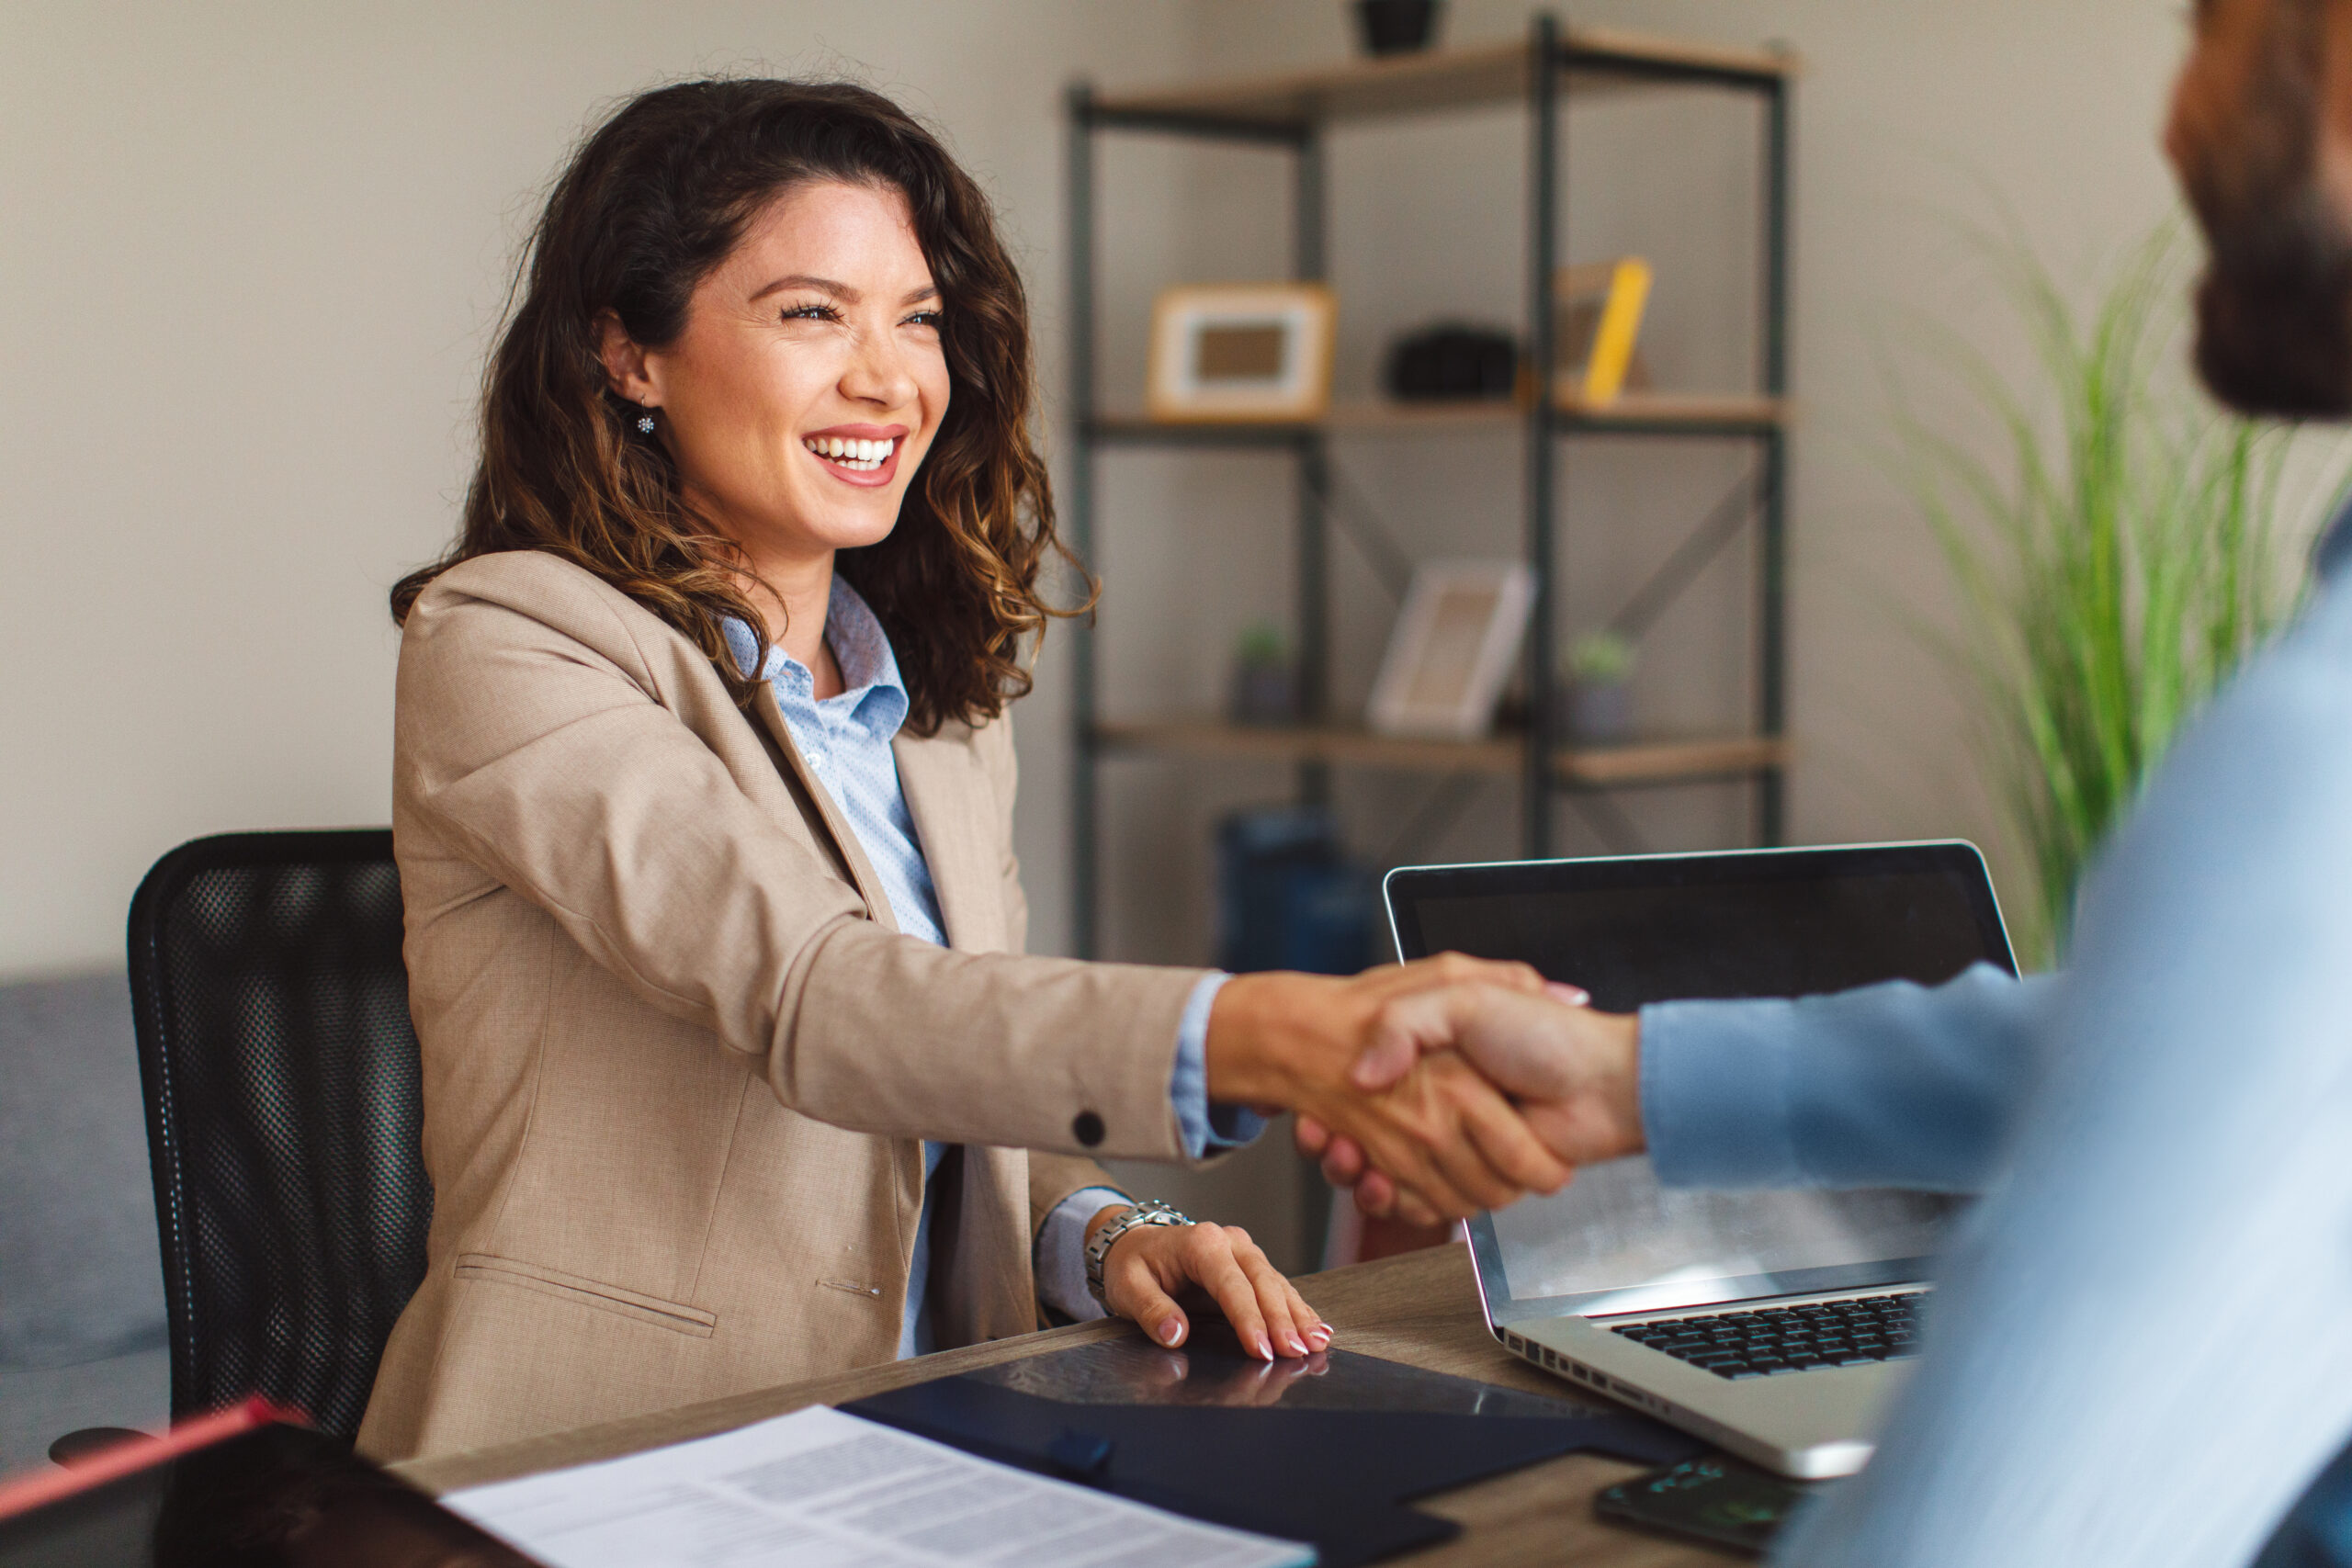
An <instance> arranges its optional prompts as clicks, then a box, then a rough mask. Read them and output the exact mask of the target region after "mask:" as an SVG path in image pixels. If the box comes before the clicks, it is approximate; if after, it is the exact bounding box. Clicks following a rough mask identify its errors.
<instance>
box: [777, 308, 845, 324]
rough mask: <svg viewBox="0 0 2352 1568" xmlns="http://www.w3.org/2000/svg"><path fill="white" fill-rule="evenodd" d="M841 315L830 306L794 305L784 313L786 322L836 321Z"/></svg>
mask: <svg viewBox="0 0 2352 1568" xmlns="http://www.w3.org/2000/svg"><path fill="white" fill-rule="evenodd" d="M841 319H842V313H841V312H840V311H839V310H834V309H833V308H832V307H831V305H795V306H793V307H791V308H790V309H788V310H786V311H785V312H784V320H786V321H840V320H841Z"/></svg>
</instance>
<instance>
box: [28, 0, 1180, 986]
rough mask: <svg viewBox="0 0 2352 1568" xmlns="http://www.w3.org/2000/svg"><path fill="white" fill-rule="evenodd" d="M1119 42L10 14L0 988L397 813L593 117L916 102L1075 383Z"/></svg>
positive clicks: (1169, 45)
mask: <svg viewBox="0 0 2352 1568" xmlns="http://www.w3.org/2000/svg"><path fill="white" fill-rule="evenodd" d="M1115 13H1116V17H1117V25H1116V26H1115V27H1112V26H1105V25H1103V24H1104V22H1105V20H1106V19H1107V18H1108V17H1110V16H1111V14H1112V9H1111V8H1110V7H1106V6H1103V5H1101V4H1089V3H1086V0H995V3H992V4H978V3H975V0H951V3H942V0H899V3H876V0H861V3H847V0H842V3H800V4H756V5H755V4H730V3H726V0H699V3H691V4H673V5H667V6H658V7H655V6H634V5H618V4H606V5H581V4H568V3H567V4H531V5H506V6H479V5H470V4H462V3H455V0H442V3H427V4H422V5H413V6H400V7H395V8H391V9H389V10H388V9H386V8H384V7H380V6H361V5H352V4H343V5H331V6H300V5H287V4H274V5H243V6H238V5H219V6H165V5H153V6H108V5H98V4H92V5H75V6H34V5H16V4H10V5H6V6H0V214H5V217H0V344H5V349H6V363H7V364H8V365H9V366H11V367H14V373H13V374H10V375H8V376H6V377H5V378H0V541H4V542H5V543H4V544H0V548H4V549H5V559H6V567H5V569H0V978H6V977H10V976H18V975H24V974H29V973H38V972H43V971H50V970H56V969H62V968H68V967H77V966H82V965H86V964H109V963H119V961H120V953H121V944H122V934H121V931H122V919H123V914H124V911H125V909H126V908H127V906H128V904H129V901H130V893H131V890H132V888H133V887H134V886H136V884H137V882H138V879H139V877H140V875H141V874H142V873H143V872H144V870H145V869H146V867H147V866H148V865H149V864H150V863H152V862H153V860H154V858H155V857H156V856H157V855H158V854H160V853H161V852H164V850H166V849H168V848H170V847H171V846H172V845H173V844H175V843H177V842H179V841H180V840H184V839H187V838H190V837H193V836H195V835H197V834H200V833H207V832H218V831H222V830H226V829H249V828H268V827H294V826H307V825H323V824H343V823H369V822H381V821H384V820H386V818H387V817H388V814H389V810H390V806H389V800H390V789H389V769H390V723H389V719H390V694H391V671H392V660H393V650H394V633H393V631H392V628H391V625H390V621H389V619H388V617H387V615H386V613H385V609H384V592H385V590H386V588H387V587H388V586H389V585H390V582H391V581H393V579H395V578H396V577H398V576H399V575H400V574H401V572H402V571H404V570H407V569H408V568H409V567H410V566H412V565H413V564H415V563H417V562H418V561H420V560H423V559H424V558H429V557H430V556H432V555H433V554H434V553H435V552H436V551H437V550H438V549H439V548H440V547H441V546H442V545H443V543H444V542H445V541H446V540H447V537H448V535H449V533H450V531H451V527H452V525H453V519H454V515H455V507H456V503H457V502H458V497H459V493H460V491H461V490H462V487H463V484H464V479H465V475H466V472H467V469H468V465H469V441H470V426H469V413H470V404H471V400H472V397H473V394H474V389H475V385H476V377H477V374H478V369H479V362H480V358H481V353H482V349H483V345H484V344H485V341H486V337H487V333H488V332H489V330H490V328H491V326H492V323H493V322H494V321H495V319H496V316H497V313H498V310H499V308H500V304H501V301H502V298H503V290H504V288H505V286H506V281H507V277H508V275H509V267H510V264H511V261H512V259H513V256H514V254H515V248H516V244H517V242H518V240H519V239H520V237H521V235H522V233H523V232H524V231H525V229H526V225H527V223H528V221H529V220H530V218H531V216H532V214H533V212H534V210H535V208H536V204H537V196H538V193H539V191H540V189H541V187H542V184H543V182H544V181H545V180H547V179H548V176H549V175H551V174H552V173H553V171H554V170H555V169H556V167H557V166H558V165H559V164H560V162H561V160H562V159H563V157H564V154H565V152H566V150H567V148H568V147H569V146H570V144H571V141H572V140H573V138H574V137H575V136H576V135H577V134H578V133H579V132H580V130H582V126H583V123H584V122H585V121H586V120H587V119H588V118H590V117H591V116H592V115H593V113H594V111H595V110H597V109H598V108H599V107H602V106H606V105H609V104H610V103H612V102H613V101H614V100H616V98H618V97H620V96H625V95H627V94H628V93H630V92H632V91H634V90H637V89H639V88H642V87H645V86H647V85H652V84H655V83H658V82H660V81H662V80H665V79H668V78H672V77H675V76H679V75H685V74H692V73H701V72H707V71H726V70H742V69H774V70H776V71H780V72H794V71H812V72H843V71H846V72H849V73H854V74H856V75H858V76H861V77H863V78H865V79H866V80H868V81H870V82H872V83H873V84H875V85H878V86H881V87H883V88H885V89H886V90H888V91H890V92H892V93H894V94H895V95H897V96H899V97H900V98H901V99H902V100H903V101H905V102H907V103H908V104H909V105H910V107H914V108H916V109H917V110H918V111H919V112H922V113H924V114H926V115H928V116H929V117H931V118H933V119H934V120H935V121H936V122H938V123H939V124H941V125H943V126H944V127H945V128H946V129H947V130H948V131H949V133H950V136H951V139H952V141H953V142H954V144H955V146H956V148H957V150H958V151H959V152H960V153H961V154H962V156H963V157H964V158H965V159H966V160H967V163H968V164H970V165H971V166H972V167H973V168H974V169H975V170H976V171H977V172H978V174H979V175H981V177H982V178H983V179H984V180H985V181H987V183H988V184H989V186H990V187H991V188H992V189H993V190H994V192H995V193H996V195H997V197H998V198H999V199H1000V201H1001V204H1002V207H1003V209H1004V213H1005V216H1006V219H1007V222H1008V226H1009V228H1010V231H1011V236H1012V242H1013V243H1014V244H1015V246H1016V248H1017V251H1018V252H1019V254H1021V255H1023V257H1024V258H1025V260H1026V262H1027V264H1028V267H1029V273H1030V278H1031V282H1032V284H1033V287H1034V288H1035V289H1036V291H1037V294H1038V296H1039V298H1040V299H1041V301H1043V302H1045V304H1046V310H1045V311H1044V312H1043V316H1044V320H1043V321H1042V323H1041V324H1042V326H1043V328H1044V330H1045V334H1046V363H1047V364H1048V365H1058V363H1059V355H1058V352H1057V349H1056V347H1055V345H1056V344H1057V343H1058V341H1059V340H1058V337H1057V335H1056V321H1055V317H1056V314H1057V311H1056V310H1055V309H1054V302H1055V301H1057V299H1058V298H1059V293H1060V273H1059V269H1058V265H1057V253H1058V251H1059V239H1060V235H1059V211H1060V191H1059V170H1060V152H1059V147H1060V142H1059V137H1058V125H1059V105H1060V92H1061V89H1062V86H1063V85H1064V82H1065V81H1066V79H1068V78H1069V76H1071V75H1072V74H1075V73H1080V72H1087V71H1092V72H1096V73H1101V74H1103V75H1109V76H1118V77H1122V78H1128V79H1132V78H1134V77H1136V76H1144V75H1159V74H1165V73H1170V72H1181V71H1182V70H1183V69H1184V68H1185V66H1184V62H1185V54H1184V50H1185V48H1186V47H1187V46H1188V45H1189V41H1190V31H1189V24H1190V22H1191V19H1192V18H1191V11H1190V6H1189V4H1188V3H1187V0H1121V4H1119V5H1118V6H1116V7H1115ZM1036 728H1044V727H1043V726H1042V725H1038V726H1036ZM1029 825H1030V826H1031V827H1032V828H1035V829H1040V830H1041V831H1043V830H1044V829H1045V826H1046V825H1045V824H1043V823H1041V822H1040V821H1039V820H1038V819H1037V818H1035V816H1034V814H1033V816H1032V818H1030V822H1029ZM1034 836H1036V835H1034V834H1033V837H1034ZM1047 870H1048V873H1049V874H1048V877H1047V879H1046V885H1045V886H1044V887H1043V888H1041V891H1046V902H1047V904H1048V905H1049V908H1047V910H1046V919H1045V920H1043V921H1041V926H1042V927H1043V928H1044V935H1045V937H1046V940H1048V941H1053V940H1057V937H1058V928H1057V926H1056V925H1055V923H1054V922H1055V918H1056V913H1057V911H1056V909H1055V908H1052V907H1051V906H1052V905H1053V903H1054V897H1053V894H1052V892H1051V891H1049V890H1047V889H1050V888H1051V887H1052V886H1057V882H1056V881H1055V880H1054V879H1053V878H1052V877H1051V876H1050V870H1051V868H1050V867H1048V868H1047Z"/></svg>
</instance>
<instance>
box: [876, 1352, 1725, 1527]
mask: <svg viewBox="0 0 2352 1568" xmlns="http://www.w3.org/2000/svg"><path fill="white" fill-rule="evenodd" d="M842 1409H843V1410H845V1411H847V1412H848V1413H849V1414H850V1415H853V1416H864V1417H865V1418H866V1419H867V1420H869V1421H879V1422H881V1423H882V1424H883V1425H885V1426H888V1427H898V1428H899V1430H900V1431H904V1432H912V1433H914V1434H916V1435H917V1436H919V1437H925V1438H932V1439H933V1440H935V1441H938V1442H944V1443H946V1444H948V1445H950V1446H951V1447H954V1448H958V1449H961V1450H964V1451H965V1452H967V1453H970V1454H976V1455H978V1456H979V1457H980V1458H983V1459H989V1460H995V1461H999V1462H1001V1463H1005V1464H1012V1465H1017V1466H1019V1467H1021V1468H1022V1469H1024V1470H1030V1471H1035V1472H1039V1473H1042V1474H1046V1475H1052V1476H1057V1477H1058V1478H1060V1479H1062V1480H1065V1481H1075V1482H1078V1483H1080V1484H1082V1485H1087V1486H1092V1487H1095V1488H1097V1489H1099V1490H1101V1491H1104V1492H1109V1493H1112V1494H1114V1495H1118V1496H1122V1497H1128V1498H1132V1499H1134V1500H1135V1501H1136V1502H1138V1503H1148V1504H1150V1505H1152V1506H1155V1507H1161V1508H1166V1509H1168V1510H1170V1512H1172V1513H1179V1514H1183V1515H1185V1516H1187V1517H1191V1518H1196V1519H1203V1520H1206V1521H1207V1522H1209V1523H1212V1524H1221V1525H1228V1526H1231V1527H1232V1528H1234V1529H1248V1530H1256V1531H1259V1532H1261V1533H1262V1534H1265V1535H1272V1536H1277V1537H1280V1538H1282V1539H1283V1540H1303V1541H1308V1542H1311V1543H1312V1544H1313V1545H1314V1547H1315V1551H1316V1561H1317V1562H1319V1563H1321V1564H1323V1568H1350V1565H1351V1564H1355V1563H1364V1562H1378V1561H1380V1560H1381V1559H1383V1558H1385V1557H1391V1556H1394V1555H1396V1554H1397V1553H1398V1552H1401V1551H1411V1550H1413V1549H1415V1548H1417V1547H1422V1546H1428V1545H1431V1544H1433V1543H1435V1542H1438V1541H1442V1540H1451V1539H1452V1538H1453V1537H1454V1536H1456V1535H1458V1534H1460V1533H1461V1529H1462V1527H1461V1526H1460V1525H1458V1524H1455V1523H1454V1522H1453V1521H1452V1520H1450V1519H1442V1518H1438V1517H1434V1516H1432V1515H1430V1514H1424V1513H1421V1512H1419V1511H1418V1510H1416V1509H1414V1508H1411V1507H1408V1506H1407V1505H1408V1503H1409V1502H1410V1501H1411V1500H1412V1499H1414V1498H1417V1497H1426V1496H1429V1495H1432V1494H1434V1493H1437V1492H1441V1491H1443V1490H1445V1489H1446V1488H1448V1487H1453V1486H1460V1485H1463V1484H1464V1483H1468V1482H1472V1481H1477V1480H1481V1479H1483V1478H1485V1477H1487V1476H1490V1475H1499V1474H1502V1473H1503V1472H1507V1471H1512V1470H1517V1469H1520V1468H1521V1467H1522V1466H1525V1465H1529V1464H1532V1463H1535V1462H1536V1461H1540V1460H1546V1459H1552V1458H1555V1457H1556V1456H1558V1455H1561V1454H1566V1453H1575V1452H1578V1451H1595V1452H1600V1453H1606V1454H1611V1455H1613V1456H1615V1457H1617V1458H1619V1459H1629V1460H1633V1461H1637V1462H1646V1463H1650V1464H1668V1463H1673V1462H1675V1461H1679V1460H1686V1459H1690V1458H1692V1457H1694V1456H1695V1455H1697V1454H1699V1453H1701V1452H1703V1451H1704V1450H1705V1447H1706V1445H1704V1444H1703V1443H1702V1442H1700V1441H1699V1440H1698V1439H1697V1438H1691V1437H1687V1436H1685V1435H1684V1434H1682V1433H1680V1432H1677V1431H1674V1430H1672V1429H1671V1428H1669V1427H1663V1426H1660V1425H1659V1424H1658V1423H1657V1422H1655V1421H1652V1420H1650V1419H1649V1418H1648V1417H1646V1416H1637V1415H1634V1413H1632V1412H1631V1411H1625V1410H1618V1409H1615V1408H1613V1407H1609V1408H1603V1407H1598V1406H1593V1405H1589V1404H1578V1403H1570V1402H1568V1401H1566V1400H1554V1399H1547V1398H1544V1397H1543V1396H1541V1395H1538V1394H1531V1393H1519V1392H1518V1391H1516V1390H1514V1389H1507V1388H1500V1387H1498V1386H1496V1385H1495V1384H1492V1383H1483V1382H1473V1381H1472V1380H1470V1379H1468V1378H1459V1377H1453V1376H1449V1375H1447V1374H1445V1373H1443V1372H1431V1371H1422V1370H1421V1369H1419V1368H1416V1367H1405V1366H1399V1365H1397V1363H1395V1362H1391V1361H1383V1360H1379V1359H1375V1358H1373V1357H1370V1356H1359V1355H1353V1354H1351V1353H1350V1352H1348V1351H1344V1350H1327V1351H1324V1352H1322V1353H1320V1354H1318V1355H1314V1356H1308V1357H1305V1358H1303V1359H1298V1360H1294V1361H1284V1362H1277V1363H1274V1364H1273V1365H1271V1366H1270V1365H1268V1364H1266V1363H1264V1362H1262V1361H1257V1360H1253V1359H1250V1358H1248V1357H1245V1356H1243V1355H1242V1354H1241V1349H1240V1347H1239V1346H1238V1344H1237V1343H1235V1341H1234V1338H1233V1334H1232V1330H1231V1329H1229V1328H1228V1327H1227V1326H1226V1325H1224V1324H1223V1323H1219V1322H1214V1321H1212V1322H1208V1323H1203V1324H1201V1325H1200V1326H1199V1328H1198V1330H1197V1331H1196V1333H1195V1334H1194V1337H1193V1340H1192V1342H1191V1343H1189V1344H1188V1345H1186V1347H1185V1348H1183V1349H1182V1350H1163V1349H1161V1348H1159V1347H1158V1346H1155V1345H1152V1344H1150V1343H1149V1342H1148V1341H1146V1340H1144V1339H1142V1338H1140V1337H1127V1338H1125V1339H1114V1340H1107V1341H1104V1342H1103V1343H1100V1344H1094V1345H1081V1346H1076V1347H1073V1348H1070V1349H1068V1350H1062V1351H1057V1352H1055V1353H1053V1354H1051V1355H1046V1356H1037V1357H1033V1358H1031V1359H1027V1360H1023V1361H1012V1362H1007V1363H1005V1364H1004V1365H1001V1366H996V1367H987V1368H983V1369H981V1370H980V1371H975V1372H966V1373H963V1374H961V1375H959V1376H956V1377H946V1378H937V1379H934V1380H933V1381H932V1382H924V1383H917V1384H915V1385H914V1386H913V1387H911V1388H901V1389H894V1390H892V1391H891V1392H889V1393H881V1394H876V1395H874V1396H873V1397H871V1398H868V1399H861V1400H858V1401H856V1402H855V1403H854V1404H844V1405H843V1406H842Z"/></svg>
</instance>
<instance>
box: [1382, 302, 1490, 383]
mask: <svg viewBox="0 0 2352 1568" xmlns="http://www.w3.org/2000/svg"><path fill="white" fill-rule="evenodd" d="M1518 380H1519V344H1517V343H1515V342H1513V341H1512V339H1511V336H1510V333H1499V332H1495V331H1492V330H1491V329H1488V328H1485V327H1471V326H1463V325H1460V324H1458V323H1454V322H1442V323H1440V324H1439V325H1437V326H1433V327H1425V328H1423V329H1422V330H1421V331H1419V332H1417V333H1412V334H1410V335H1409V336H1407V337H1401V338H1398V339H1397V342H1396V343H1395V344H1391V345H1390V347H1389V350H1388V365H1387V368H1386V371H1385V374H1384V375H1383V377H1382V381H1383V383H1384V384H1385V386H1386V388H1387V389H1388V395H1389V396H1390V397H1392V398H1396V399H1398V400H1402V401H1406V402H1421V401H1429V400H1437V399H1442V398H1508V397H1510V395H1511V391H1512V389H1513V388H1514V387H1516V386H1517V385H1518Z"/></svg>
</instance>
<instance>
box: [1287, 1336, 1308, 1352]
mask: <svg viewBox="0 0 2352 1568" xmlns="http://www.w3.org/2000/svg"><path fill="white" fill-rule="evenodd" d="M1283 1343H1284V1344H1286V1345H1288V1346H1289V1347H1290V1353H1291V1354H1292V1355H1294V1356H1304V1355H1306V1340H1304V1339H1301V1338H1300V1337H1298V1336H1297V1335H1295V1334H1291V1335H1285V1336H1284V1337H1283Z"/></svg>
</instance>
